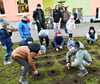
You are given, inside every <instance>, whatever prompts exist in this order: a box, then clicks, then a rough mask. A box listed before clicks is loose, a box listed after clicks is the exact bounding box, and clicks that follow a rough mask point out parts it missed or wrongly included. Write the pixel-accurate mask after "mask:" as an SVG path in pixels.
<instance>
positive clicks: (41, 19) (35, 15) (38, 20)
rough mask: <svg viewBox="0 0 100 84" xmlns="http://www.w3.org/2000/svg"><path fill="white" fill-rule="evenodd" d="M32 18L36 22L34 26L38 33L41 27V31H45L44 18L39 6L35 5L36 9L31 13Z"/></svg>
mask: <svg viewBox="0 0 100 84" xmlns="http://www.w3.org/2000/svg"><path fill="white" fill-rule="evenodd" d="M33 18H34V20H35V21H36V25H37V27H38V33H39V32H40V30H41V27H42V28H43V29H46V26H45V17H44V12H43V10H42V9H41V4H37V9H36V10H35V11H34V12H33Z"/></svg>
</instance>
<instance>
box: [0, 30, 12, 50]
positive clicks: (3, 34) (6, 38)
mask: <svg viewBox="0 0 100 84" xmlns="http://www.w3.org/2000/svg"><path fill="white" fill-rule="evenodd" d="M11 36H12V32H9V34H8V33H7V31H6V30H5V29H0V41H1V44H2V46H6V47H7V49H9V48H11V47H12V46H13V43H12V40H11V38H10V37H11Z"/></svg>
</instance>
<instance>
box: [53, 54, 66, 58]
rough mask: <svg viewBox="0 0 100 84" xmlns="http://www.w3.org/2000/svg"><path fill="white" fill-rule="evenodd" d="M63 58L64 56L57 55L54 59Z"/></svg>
mask: <svg viewBox="0 0 100 84" xmlns="http://www.w3.org/2000/svg"><path fill="white" fill-rule="evenodd" d="M64 56H65V55H63V54H61V55H60V54H59V55H56V56H55V58H56V59H60V58H62V57H64Z"/></svg>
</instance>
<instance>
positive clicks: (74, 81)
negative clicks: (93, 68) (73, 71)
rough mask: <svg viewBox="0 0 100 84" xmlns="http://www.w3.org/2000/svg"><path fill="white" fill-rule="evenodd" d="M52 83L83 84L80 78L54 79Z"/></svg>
mask: <svg viewBox="0 0 100 84" xmlns="http://www.w3.org/2000/svg"><path fill="white" fill-rule="evenodd" d="M52 84H85V83H84V81H82V80H81V79H80V78H69V79H62V80H56V81H54V82H53V83H52Z"/></svg>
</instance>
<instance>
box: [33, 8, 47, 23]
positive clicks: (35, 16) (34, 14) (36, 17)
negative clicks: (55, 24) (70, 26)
mask: <svg viewBox="0 0 100 84" xmlns="http://www.w3.org/2000/svg"><path fill="white" fill-rule="evenodd" d="M40 11H41V14H42V22H45V18H44V12H43V10H42V9H40ZM33 18H34V20H35V21H36V20H39V21H40V18H39V13H38V9H36V10H35V11H33Z"/></svg>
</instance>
